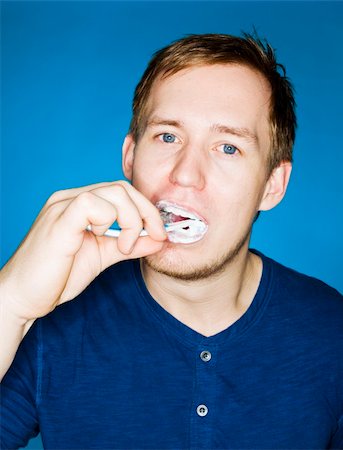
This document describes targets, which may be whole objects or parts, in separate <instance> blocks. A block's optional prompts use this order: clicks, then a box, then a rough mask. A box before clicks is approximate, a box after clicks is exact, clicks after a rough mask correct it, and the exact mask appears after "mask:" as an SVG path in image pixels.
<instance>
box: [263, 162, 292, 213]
mask: <svg viewBox="0 0 343 450" xmlns="http://www.w3.org/2000/svg"><path fill="white" fill-rule="evenodd" d="M291 172H292V163H290V162H289V161H283V162H282V163H281V164H280V165H279V166H278V167H276V168H275V169H274V170H273V172H272V173H271V175H270V177H269V179H268V181H267V183H266V187H265V190H264V193H263V197H262V200H261V203H260V207H259V211H267V210H268V209H272V208H274V207H275V206H276V205H278V204H279V203H280V202H281V200H282V199H283V197H284V196H285V194H286V189H287V186H288V182H289V178H290V176H291Z"/></svg>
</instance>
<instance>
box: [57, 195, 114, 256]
mask: <svg viewBox="0 0 343 450" xmlns="http://www.w3.org/2000/svg"><path fill="white" fill-rule="evenodd" d="M64 202H65V203H66V204H68V205H67V207H66V208H65V209H64V210H63V211H62V212H61V215H60V217H59V218H58V219H57V220H56V228H57V229H58V232H59V233H61V235H62V236H63V237H64V241H66V240H68V241H67V242H66V244H67V245H68V248H70V249H71V253H72V254H75V252H76V251H77V250H78V247H79V246H80V239H83V238H84V232H85V229H86V227H87V226H88V225H89V224H91V226H92V227H94V228H95V231H96V233H98V234H99V233H100V234H103V233H104V232H105V231H106V230H107V229H108V228H109V226H110V225H111V224H112V223H113V222H114V221H115V220H116V218H117V210H116V208H115V207H114V205H113V204H112V203H110V202H108V201H107V200H105V199H103V198H100V197H98V196H96V195H94V194H93V193H91V192H88V191H84V192H82V193H81V194H79V195H78V196H77V197H75V198H73V199H72V200H64ZM62 203H63V202H59V204H62Z"/></svg>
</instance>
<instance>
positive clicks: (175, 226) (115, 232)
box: [86, 219, 194, 237]
mask: <svg viewBox="0 0 343 450" xmlns="http://www.w3.org/2000/svg"><path fill="white" fill-rule="evenodd" d="M191 224H194V219H187V220H181V221H180V222H172V223H166V224H165V225H164V228H165V230H166V232H167V233H169V232H170V231H176V230H179V229H181V228H186V227H189V226H190V225H191ZM86 230H87V231H92V227H91V225H88V226H87V228H86ZM120 232H121V229H120V228H116V229H114V228H109V229H108V230H107V231H105V233H104V236H109V237H118V236H119V234H120ZM139 236H148V232H147V231H146V230H142V231H141V232H140V234H139Z"/></svg>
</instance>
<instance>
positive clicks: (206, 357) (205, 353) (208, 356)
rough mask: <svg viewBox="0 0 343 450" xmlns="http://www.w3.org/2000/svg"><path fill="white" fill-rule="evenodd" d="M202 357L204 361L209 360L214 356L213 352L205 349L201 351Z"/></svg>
mask: <svg viewBox="0 0 343 450" xmlns="http://www.w3.org/2000/svg"><path fill="white" fill-rule="evenodd" d="M200 358H201V359H202V360H203V361H205V362H208V361H209V360H210V359H211V358H212V355H211V352H209V351H207V350H204V351H203V352H201V353H200Z"/></svg>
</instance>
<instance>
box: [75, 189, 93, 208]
mask: <svg viewBox="0 0 343 450" xmlns="http://www.w3.org/2000/svg"><path fill="white" fill-rule="evenodd" d="M93 199H94V196H93V194H92V193H91V192H89V191H85V192H81V193H80V194H78V195H77V196H76V198H75V201H76V202H77V203H78V204H79V205H81V206H84V207H89V206H90V205H91V203H92V202H93Z"/></svg>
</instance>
